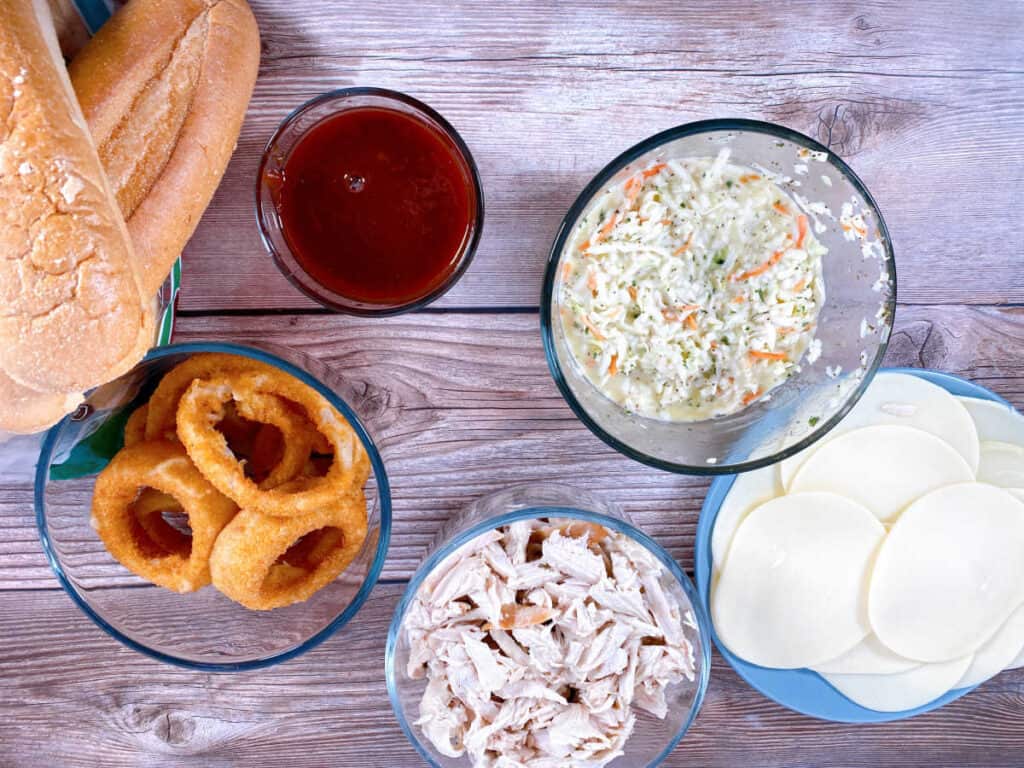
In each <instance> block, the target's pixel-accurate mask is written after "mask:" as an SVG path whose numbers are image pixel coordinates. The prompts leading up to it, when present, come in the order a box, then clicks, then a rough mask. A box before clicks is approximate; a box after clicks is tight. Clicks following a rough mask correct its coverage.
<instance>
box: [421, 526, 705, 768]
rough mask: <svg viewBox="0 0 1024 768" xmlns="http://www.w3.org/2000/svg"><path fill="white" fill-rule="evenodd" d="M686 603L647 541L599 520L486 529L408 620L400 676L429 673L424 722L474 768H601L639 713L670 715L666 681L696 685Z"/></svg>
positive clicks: (432, 580) (444, 566) (433, 580)
mask: <svg viewBox="0 0 1024 768" xmlns="http://www.w3.org/2000/svg"><path fill="white" fill-rule="evenodd" d="M682 599H683V598H682V594H681V593H680V592H679V589H678V585H677V584H676V583H675V580H674V579H673V578H672V577H671V575H670V574H669V573H668V571H667V570H666V569H665V568H664V567H663V566H662V564H661V563H660V562H658V560H657V559H656V558H655V557H654V556H653V555H652V554H651V553H650V552H649V551H648V550H647V549H645V548H644V547H643V546H641V545H640V544H638V543H637V542H636V541H634V540H633V539H631V538H629V537H627V536H625V535H623V534H620V533H616V532H613V531H610V530H608V529H606V528H604V527H603V526H600V525H596V524H594V523H589V522H583V521H579V520H571V519H545V518H539V519H535V520H526V521H519V522H516V523H513V524H511V525H508V526H504V527H501V528H497V529H494V530H491V531H488V532H487V533H484V534H482V535H480V536H478V537H477V538H475V539H474V540H472V541H470V542H469V543H467V544H466V545H464V546H463V547H462V548H461V549H459V550H458V551H456V552H454V553H453V554H452V555H450V556H449V557H448V558H447V559H446V560H445V561H444V562H443V563H441V565H440V566H438V568H437V569H436V570H435V571H434V572H433V573H432V574H431V576H430V577H429V578H427V579H426V580H425V581H424V583H423V586H422V587H421V588H420V590H419V592H418V594H417V595H416V598H415V600H414V601H413V603H412V605H411V606H410V608H409V611H408V613H407V615H406V619H405V623H404V628H403V631H404V632H405V636H406V639H407V641H408V644H409V648H410V653H409V660H408V668H407V670H406V672H407V674H408V675H409V677H411V678H413V679H423V678H426V680H427V685H426V689H425V690H424V692H423V697H422V699H421V701H420V715H419V719H418V720H417V721H416V725H417V726H418V727H419V728H420V729H422V731H423V733H424V734H425V735H426V736H427V738H428V739H429V740H430V741H431V742H432V743H433V744H434V746H435V747H436V748H437V750H438V751H439V752H441V753H442V754H443V755H446V756H448V757H460V756H462V755H468V757H469V758H470V761H471V763H472V765H473V766H477V767H480V768H484V767H486V768H513V767H515V768H556V767H557V768H584V767H586V768H597V767H598V766H603V765H605V764H607V763H609V762H611V761H612V760H614V759H615V758H617V757H619V756H620V755H622V754H623V753H624V751H625V749H626V742H627V740H628V739H629V737H630V734H631V733H632V732H633V727H634V725H635V723H636V717H637V713H641V714H643V715H646V716H653V717H658V718H664V717H665V716H666V715H667V713H668V710H669V707H670V706H671V704H670V702H671V699H672V692H671V691H668V692H667V689H669V687H670V686H674V685H680V684H688V683H690V684H692V683H693V681H694V676H695V661H694V650H693V645H692V644H691V642H690V640H689V639H688V634H690V633H691V632H693V630H694V627H695V626H696V625H695V622H694V618H693V615H692V613H691V612H690V611H689V609H688V608H686V607H684V605H685V604H684V603H682V602H681V600H682ZM666 694H667V695H666Z"/></svg>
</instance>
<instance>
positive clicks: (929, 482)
mask: <svg viewBox="0 0 1024 768" xmlns="http://www.w3.org/2000/svg"><path fill="white" fill-rule="evenodd" d="M957 405H959V404H957ZM973 479H974V473H973V472H972V471H971V468H970V466H968V464H967V462H966V461H964V459H963V457H962V456H961V455H960V454H959V453H957V452H956V451H954V450H953V449H952V448H951V447H950V446H949V444H948V443H946V442H944V441H943V440H940V439H939V438H937V437H935V435H933V434H930V433H928V432H923V431H921V430H920V429H914V428H913V427H901V426H892V425H883V426H875V427H862V428H861V429H856V430H854V431H852V432H847V433H846V434H844V435H840V436H839V437H837V438H835V439H834V440H830V441H829V442H828V443H827V444H825V445H823V446H822V447H821V448H820V449H819V450H817V451H815V453H814V454H813V455H812V456H811V457H810V458H809V459H807V461H806V462H804V465H803V466H802V467H801V468H800V470H799V471H798V472H797V473H796V477H794V478H793V482H792V485H791V487H790V492H791V493H805V492H808V491H826V492H830V493H836V494H839V495H840V496H845V497H847V498H849V499H852V500H854V501H856V502H857V503H859V504H863V505H864V506H865V507H867V508H868V509H869V510H871V512H872V513H874V515H875V516H876V517H877V518H878V519H879V520H883V521H885V520H890V519H892V518H894V517H896V515H898V514H899V513H900V512H901V511H902V510H903V509H904V508H905V507H906V506H907V505H908V504H910V503H911V502H912V501H914V500H915V499H917V498H920V497H921V496H923V495H924V494H926V493H928V492H929V491H932V490H934V489H935V488H941V487H942V486H944V485H950V484H952V483H964V482H969V481H971V480H973Z"/></svg>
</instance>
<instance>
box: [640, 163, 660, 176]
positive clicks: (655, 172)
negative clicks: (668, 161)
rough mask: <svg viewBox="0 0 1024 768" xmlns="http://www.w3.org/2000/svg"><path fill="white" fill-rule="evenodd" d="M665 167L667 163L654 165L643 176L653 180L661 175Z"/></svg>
mask: <svg viewBox="0 0 1024 768" xmlns="http://www.w3.org/2000/svg"><path fill="white" fill-rule="evenodd" d="M664 167H665V163H658V164H657V165H652V166H651V167H650V168H648V169H647V170H646V171H644V172H643V174H642V175H643V177H644V178H645V179H649V178H651V176H657V175H658V174H659V173H661V169H662V168H664Z"/></svg>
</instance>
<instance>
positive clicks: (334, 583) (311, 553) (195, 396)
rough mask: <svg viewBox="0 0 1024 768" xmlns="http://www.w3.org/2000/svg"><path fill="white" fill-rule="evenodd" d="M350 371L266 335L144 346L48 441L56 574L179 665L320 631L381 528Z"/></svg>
mask: <svg viewBox="0 0 1024 768" xmlns="http://www.w3.org/2000/svg"><path fill="white" fill-rule="evenodd" d="M353 384H354V382H349V381H346V380H345V379H344V378H343V377H341V376H340V375H339V374H338V372H336V371H334V370H332V369H331V368H329V367H328V366H327V365H325V364H324V363H322V362H320V361H318V360H316V359H314V358H311V357H309V356H308V355H305V354H304V353H301V352H298V351H296V350H292V349H285V348H281V347H277V346H271V345H267V344H264V343H257V344H255V345H252V346H249V345H247V346H242V345H237V344H223V343H191V344H176V345H171V346H168V347H162V348H159V349H155V350H153V351H151V352H150V353H149V355H147V356H146V358H145V359H144V360H143V361H142V362H141V363H140V364H139V365H138V366H136V367H135V368H134V369H133V370H132V371H130V372H129V373H127V374H125V375H124V376H122V377H121V378H120V379H118V380H116V381H114V382H112V383H110V384H108V385H106V386H104V387H101V388H99V389H97V390H96V391H94V392H92V393H90V394H89V396H88V397H87V399H86V407H84V408H80V409H79V411H78V412H76V414H74V415H73V416H69V417H68V418H66V419H64V421H62V422H61V423H60V424H58V425H57V426H56V427H54V428H53V429H52V430H50V432H49V433H48V434H47V436H46V439H45V441H44V443H43V447H42V451H41V454H40V459H39V464H38V467H37V471H36V478H35V510H36V522H37V525H38V528H39V535H40V539H41V542H42V545H43V550H44V552H45V554H46V556H47V557H48V559H49V561H50V565H51V567H52V568H53V571H54V574H55V575H56V576H57V579H58V581H59V582H60V583H61V585H62V586H63V587H64V589H65V590H66V591H67V592H68V594H69V595H70V596H71V598H72V599H73V600H74V602H75V603H76V604H77V605H78V606H79V608H81V609H82V611H83V612H84V613H85V614H86V615H87V616H88V617H89V618H90V619H92V621H93V622H95V623H96V624H97V625H98V626H99V627H101V628H102V629H103V630H105V631H106V632H107V633H108V634H110V635H111V636H113V637H114V638H116V639H117V640H119V641H121V642H122V643H124V644H125V645H127V646H129V647H130V648H133V649H135V650H137V651H139V652H141V653H144V654H146V655H148V656H151V657H153V658H156V659H158V660H161V661H164V662H168V663H171V664H176V665H179V666H183V667H187V668H192V669H201V670H207V671H238V670H244V669H253V668H258V667H265V666H269V665H271V664H275V663H277V662H280V661H285V660H287V659H290V658H293V657H295V656H298V655H299V654H301V653H304V652H305V651H307V650H309V649H311V648H313V647H315V646H316V645H318V644H319V643H321V642H322V641H324V640H325V639H327V638H328V637H330V636H331V635H332V634H333V633H334V632H336V631H337V630H339V629H340V628H341V627H343V626H344V625H345V624H346V623H348V621H350V620H351V619H352V617H353V616H354V615H355V613H356V612H357V611H358V610H359V608H360V607H361V606H362V604H363V603H364V602H365V601H366V598H367V597H368V596H369V593H370V591H371V590H372V589H373V586H374V585H375V584H376V581H377V579H378V577H379V575H380V572H381V569H382V567H383V564H384V559H385V556H386V554H387V548H388V542H389V539H390V532H391V495H390V489H389V485H388V479H387V474H386V472H385V469H384V464H383V461H382V459H381V456H380V452H379V451H378V449H377V447H376V445H375V443H374V441H373V439H372V438H371V436H370V433H369V431H368V430H367V427H366V425H365V423H364V421H363V420H362V419H361V418H360V416H359V413H358V404H359V400H360V396H359V390H358V388H357V387H355V386H353ZM339 393H343V394H339ZM354 404H355V405H354Z"/></svg>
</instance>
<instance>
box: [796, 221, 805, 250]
mask: <svg viewBox="0 0 1024 768" xmlns="http://www.w3.org/2000/svg"><path fill="white" fill-rule="evenodd" d="M796 229H797V236H796V247H797V248H803V247H804V238H805V237H807V217H806V216H804V215H803V214H800V215H799V216H797V217H796Z"/></svg>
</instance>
